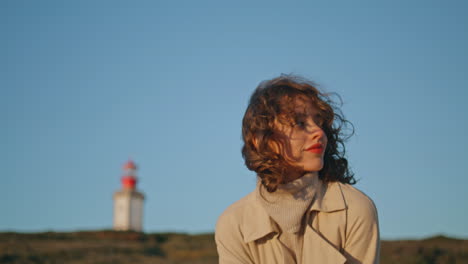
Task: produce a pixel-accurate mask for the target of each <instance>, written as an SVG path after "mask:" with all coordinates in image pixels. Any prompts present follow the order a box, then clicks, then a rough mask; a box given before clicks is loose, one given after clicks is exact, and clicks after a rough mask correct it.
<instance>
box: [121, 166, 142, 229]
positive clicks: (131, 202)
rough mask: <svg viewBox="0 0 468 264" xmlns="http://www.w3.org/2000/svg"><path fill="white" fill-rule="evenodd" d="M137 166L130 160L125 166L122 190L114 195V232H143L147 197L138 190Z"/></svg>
mask: <svg viewBox="0 0 468 264" xmlns="http://www.w3.org/2000/svg"><path fill="white" fill-rule="evenodd" d="M136 170H137V166H136V165H135V163H134V162H133V161H132V160H129V161H128V162H127V163H125V164H124V166H123V171H124V173H123V176H122V179H121V181H122V189H121V190H119V191H117V192H115V193H114V230H120V231H130V230H131V231H138V232H141V231H142V230H143V201H144V199H145V196H144V195H143V194H142V193H141V192H139V191H138V190H137V189H136V184H137V181H138V179H137V177H136Z"/></svg>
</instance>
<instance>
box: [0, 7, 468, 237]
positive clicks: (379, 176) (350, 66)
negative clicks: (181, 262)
mask: <svg viewBox="0 0 468 264" xmlns="http://www.w3.org/2000/svg"><path fill="white" fill-rule="evenodd" d="M467 13H468V4H467V2H466V1H385V2H384V1H332V2H327V3H323V1H320V2H319V1H290V2H286V1H262V2H257V1H138V2H134V1H132V2H129V1H125V2H124V1H1V2H0V32H1V35H0V38H1V41H0V67H1V68H0V69H1V72H0V89H1V96H0V121H1V130H0V166H1V168H2V173H1V176H0V179H1V184H0V214H1V216H0V230H4V231H5V230H13V231H24V232H29V231H44V230H56V231H70V230H82V229H101V228H111V226H112V194H113V192H114V191H116V190H118V189H119V188H120V177H121V174H122V171H121V166H122V165H123V164H124V163H125V162H126V161H127V159H128V158H129V157H131V158H132V159H134V160H135V162H136V163H137V164H138V165H139V166H140V169H139V171H138V172H139V176H140V182H139V185H138V187H139V188H140V189H141V190H142V191H143V192H144V193H145V194H146V197H147V200H146V202H145V207H144V209H145V211H144V229H145V231H147V232H161V231H183V232H191V233H197V232H211V231H213V230H214V225H215V223H216V220H217V217H218V216H219V214H221V212H222V211H223V210H224V209H225V208H226V207H227V206H228V205H229V204H231V203H233V202H234V201H236V200H238V199H239V198H241V197H242V196H244V195H245V194H247V193H248V192H250V191H251V190H252V189H253V187H254V185H255V175H254V174H253V173H252V172H250V171H248V170H247V169H246V168H245V167H244V165H243V160H242V157H241V154H240V148H241V144H242V142H241V137H240V134H241V133H240V129H241V119H242V115H243V113H244V111H245V107H246V105H247V101H248V98H249V96H250V94H251V92H252V91H253V90H254V88H255V87H256V86H257V84H258V83H259V82H260V81H262V80H265V79H269V78H272V77H275V76H277V75H279V74H281V73H296V74H300V75H303V76H305V77H307V78H310V79H312V80H314V81H315V82H317V83H319V84H320V86H321V87H322V88H323V89H325V90H326V91H334V92H338V93H339V94H340V95H341V96H342V98H343V100H344V105H343V111H344V113H345V115H346V117H347V118H348V119H350V120H351V121H352V122H353V123H354V125H355V127H356V135H355V136H354V137H353V138H352V139H351V140H350V141H349V143H348V145H347V146H348V157H349V160H350V162H351V166H352V168H353V170H354V172H355V173H356V177H357V178H358V179H360V181H359V183H358V184H357V185H356V187H357V188H359V189H361V190H363V191H364V192H365V193H367V194H368V195H369V196H371V197H372V198H373V200H374V201H375V203H376V205H377V207H378V211H379V217H380V225H381V234H382V237H383V238H386V239H396V238H421V237H426V236H430V235H434V234H440V233H443V234H446V235H450V236H457V237H465V238H466V237H468V227H467V224H466V223H468V192H467V191H466V188H467V186H468V173H467V161H466V160H467V158H468V154H467V151H466V150H467V149H468V141H467V139H466V137H467V135H468V122H467V121H468V120H467V119H468V117H467V116H468V104H467V103H466V100H467V99H468V77H467V76H468V48H467V47H468V30H467V28H468V17H467V15H466V14H467Z"/></svg>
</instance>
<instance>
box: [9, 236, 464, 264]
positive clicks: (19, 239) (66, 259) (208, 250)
mask: <svg viewBox="0 0 468 264" xmlns="http://www.w3.org/2000/svg"><path fill="white" fill-rule="evenodd" d="M381 252H382V254H381V263H382V264H389V263H401V264H410V263H414V264H423V263H437V264H442V263H454V264H459V263H468V240H460V239H452V238H447V237H443V236H438V237H432V238H429V239H424V240H407V241H383V242H382V251H381ZM0 263H15V264H20V263H21V264H30V263H31V264H33V263H34V264H42V263H44V264H55V263H57V264H63V263H70V264H74V263H91V264H98V263H99V264H107V263H109V264H110V263H114V264H119V263H122V264H125V263H143V264H145V263H152V264H185V263H191V264H201V263H203V264H211V263H217V254H216V247H215V243H214V237H213V234H201V235H187V234H179V233H159V234H144V233H136V232H115V231H88V232H69V233H56V232H46V233H31V234H24V233H12V232H8V233H0Z"/></svg>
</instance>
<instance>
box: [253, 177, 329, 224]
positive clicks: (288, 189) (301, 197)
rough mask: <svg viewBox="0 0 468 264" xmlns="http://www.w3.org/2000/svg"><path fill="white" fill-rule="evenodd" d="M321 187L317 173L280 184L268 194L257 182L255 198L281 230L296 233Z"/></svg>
mask: <svg viewBox="0 0 468 264" xmlns="http://www.w3.org/2000/svg"><path fill="white" fill-rule="evenodd" d="M321 185H322V184H321V181H320V179H319V178H318V173H307V174H305V175H304V176H302V177H300V178H298V179H296V180H294V181H291V182H289V183H286V184H282V185H280V186H279V187H278V189H277V190H276V191H275V192H273V193H270V192H268V191H267V190H266V188H265V187H264V186H263V185H262V184H261V183H260V181H259V182H258V184H257V188H256V197H257V200H258V201H259V202H260V204H261V205H262V207H263V208H264V209H265V210H266V212H267V214H268V215H269V216H270V217H271V218H272V219H273V220H274V221H275V222H276V223H277V224H278V225H279V227H280V228H281V230H283V231H286V232H288V233H297V232H299V230H300V228H301V223H302V218H303V216H304V214H305V212H306V211H307V209H309V207H310V206H311V204H312V201H313V200H314V197H315V195H316V193H317V192H318V191H320V190H319V189H320V188H321Z"/></svg>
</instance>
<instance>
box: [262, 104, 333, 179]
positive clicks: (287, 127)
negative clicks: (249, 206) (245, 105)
mask: <svg viewBox="0 0 468 264" xmlns="http://www.w3.org/2000/svg"><path fill="white" fill-rule="evenodd" d="M294 105H295V106H294V112H295V117H294V120H290V119H291V118H289V120H288V119H287V118H284V120H282V119H281V120H276V121H275V123H276V133H275V139H276V142H275V141H273V142H271V147H272V148H273V149H274V151H275V152H277V153H279V154H281V155H282V156H283V157H284V158H285V159H286V160H287V161H288V162H289V163H290V164H291V165H293V166H294V167H297V168H300V169H298V170H297V171H290V172H288V176H287V180H286V181H287V182H289V181H293V180H295V179H297V178H300V177H302V175H304V173H306V172H312V173H314V174H316V175H317V176H318V172H319V171H320V170H321V169H322V168H323V156H324V152H325V149H326V147H327V136H326V134H325V132H324V131H323V130H322V128H321V118H320V115H319V111H318V110H317V109H316V108H315V107H314V106H313V105H312V103H311V102H310V101H309V100H308V99H303V98H300V97H298V98H296V99H295V100H294ZM280 118H281V117H280Z"/></svg>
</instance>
